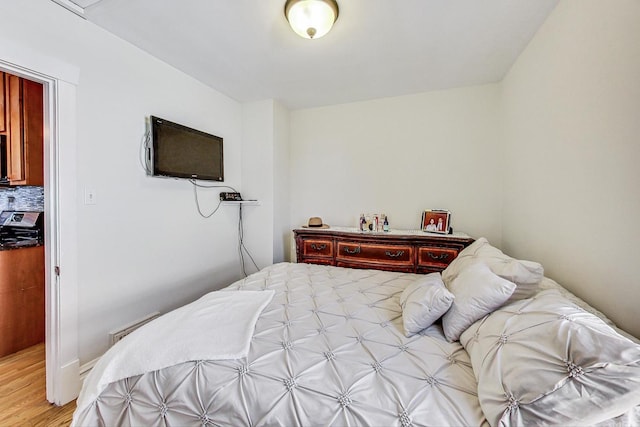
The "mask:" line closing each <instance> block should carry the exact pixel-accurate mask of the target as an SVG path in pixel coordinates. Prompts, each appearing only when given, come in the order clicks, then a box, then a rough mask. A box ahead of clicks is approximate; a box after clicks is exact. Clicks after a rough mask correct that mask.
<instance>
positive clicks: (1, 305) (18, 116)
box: [0, 71, 46, 357]
mask: <svg viewBox="0 0 640 427" xmlns="http://www.w3.org/2000/svg"><path fill="white" fill-rule="evenodd" d="M43 99H44V88H43V85H42V84H41V83H38V82H34V81H32V80H28V79H24V78H21V77H18V76H15V75H13V74H10V73H5V72H2V71H0V138H2V142H3V144H2V145H1V146H0V149H1V150H2V151H0V165H1V166H2V168H1V169H2V175H1V176H0V179H1V180H2V182H3V186H2V188H0V209H1V210H2V212H0V226H1V227H0V244H1V245H2V247H1V248H0V249H1V250H0V310H1V311H2V314H3V315H2V320H1V322H0V357H4V356H8V355H10V354H13V353H16V352H18V351H20V350H24V349H26V348H28V347H31V346H34V345H37V344H41V343H44V339H45V302H44V301H45V296H44V294H45V287H44V282H45V279H44V271H45V264H44V247H43V246H42V245H43V244H44V243H46V242H44V228H43V224H44V221H43V219H44V217H45V212H44V156H43V153H44V136H43V130H44V119H43V112H44V105H43Z"/></svg>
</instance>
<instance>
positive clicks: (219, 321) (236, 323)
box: [76, 290, 274, 413]
mask: <svg viewBox="0 0 640 427" xmlns="http://www.w3.org/2000/svg"><path fill="white" fill-rule="evenodd" d="M273 295H274V291H273V290H265V291H223V292H219V291H218V292H211V293H209V294H207V295H205V296H203V297H202V298H200V299H199V300H197V301H195V302H193V303H191V304H188V305H185V306H183V307H180V308H178V309H176V310H174V311H172V312H170V313H167V314H165V315H164V316H162V317H160V318H158V319H156V320H154V321H153V322H150V323H148V324H146V325H144V326H143V327H141V328H140V329H138V330H136V331H134V332H133V333H131V334H130V335H128V336H127V337H125V338H124V339H123V340H122V341H120V342H119V343H118V344H117V345H115V346H113V347H112V348H111V349H109V351H107V352H106V353H105V354H104V356H102V357H101V358H100V360H99V361H98V363H97V364H96V366H95V367H94V368H93V369H92V370H91V373H90V374H89V376H88V377H87V379H86V380H85V382H84V386H83V389H82V392H81V393H80V397H78V401H77V407H78V409H77V412H76V413H79V412H80V411H82V410H83V409H84V408H85V407H86V406H88V405H90V404H91V403H92V402H93V401H94V400H95V399H96V398H97V397H98V396H99V395H100V393H101V392H102V391H103V390H104V389H105V388H106V387H107V385H109V384H110V383H112V382H115V381H118V380H121V379H123V378H127V377H131V376H135V375H141V374H144V373H146V372H152V371H156V370H158V369H162V368H167V367H169V366H173V365H177V364H179V363H183V362H188V361H193V360H221V359H240V358H243V357H246V356H247V353H248V352H249V345H250V344H251V337H252V336H253V331H254V328H255V324H256V321H257V320H258V317H259V316H260V313H262V310H264V308H265V307H266V306H267V304H269V302H271V299H272V298H273Z"/></svg>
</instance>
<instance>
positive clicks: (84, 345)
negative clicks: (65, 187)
mask: <svg viewBox="0 0 640 427" xmlns="http://www.w3.org/2000/svg"><path fill="white" fill-rule="evenodd" d="M0 10H2V13H0V38H1V39H3V40H8V41H9V42H12V43H14V44H17V45H20V46H24V48H25V49H32V50H34V51H38V52H44V53H46V54H47V55H49V56H51V57H55V58H57V59H59V60H60V61H62V62H66V63H68V64H71V65H72V66H74V67H77V68H78V69H79V70H80V80H79V85H78V87H77V105H78V109H77V111H78V116H77V125H78V127H77V165H75V164H74V165H73V167H75V166H77V187H78V191H77V194H76V205H75V206H74V207H73V209H74V210H75V212H76V213H77V221H78V223H77V234H78V237H77V248H78V266H77V277H78V285H79V295H78V304H79V346H80V348H79V355H80V361H81V363H83V362H86V361H89V360H91V359H92V358H94V357H96V356H98V355H99V354H101V353H102V352H103V351H104V350H105V349H106V347H107V344H108V341H107V340H108V336H107V333H108V331H109V330H111V329H114V328H117V327H119V326H121V325H123V324H125V323H128V322H130V321H132V320H135V319H137V318H139V317H141V316H143V315H145V314H147V313H149V312H151V311H155V310H159V311H161V312H165V311H167V310H170V309H172V308H174V307H177V306H179V305H182V304H184V303H186V302H189V301H191V300H193V299H195V298H197V297H198V296H200V295H201V294H203V293H204V292H206V291H208V290H211V289H215V288H218V287H221V286H223V285H226V284H228V283H229V282H231V281H232V280H234V279H236V278H238V277H239V276H240V273H239V268H238V256H237V252H236V251H235V250H229V248H230V247H234V248H235V245H236V242H237V211H236V209H235V208H232V207H231V208H229V207H222V208H221V209H220V211H219V212H218V213H217V214H216V215H214V216H213V217H212V218H211V219H208V220H205V219H203V218H201V217H200V216H199V215H198V214H197V212H196V208H195V203H194V194H193V190H192V187H191V185H190V184H189V183H188V182H185V181H178V180H169V179H159V178H150V177H147V176H146V175H145V172H144V170H143V169H142V167H141V165H140V161H139V150H140V143H141V140H142V137H143V134H144V132H145V117H148V116H149V115H151V114H153V115H157V116H160V117H164V118H167V119H169V120H173V121H176V122H179V123H183V124H185V125H187V126H192V127H195V128H198V129H201V130H203V131H207V132H210V133H213V134H216V135H219V136H222V137H223V138H224V143H225V147H224V148H225V153H224V154H225V176H226V183H227V184H229V185H232V186H235V187H237V188H238V189H239V190H241V189H242V188H241V141H242V139H241V138H242V106H241V105H240V104H239V103H237V102H236V101H234V100H231V99H229V98H227V97H225V96H223V95H221V94H219V93H218V92H216V91H214V90H212V89H210V88H208V87H206V86H204V85H203V84H201V83H199V82H197V81H195V80H194V79H192V78H190V77H188V76H186V75H185V74H183V73H182V72H179V71H177V70H176V69H174V68H172V67H170V66H168V65H166V64H165V63H162V62H160V61H159V60H157V59H155V58H153V57H151V56H149V55H147V54H146V53H144V52H142V51H140V50H139V49H137V48H135V47H133V46H131V45H129V44H127V43H125V42H123V41H122V40H120V39H118V38H116V37H115V36H113V35H110V34H108V33H107V32H105V31H103V30H101V29H99V28H97V27H95V26H94V25H92V24H91V23H89V22H87V21H84V20H82V19H80V18H78V17H76V16H75V15H73V14H71V13H69V12H68V11H66V10H64V9H63V8H61V7H59V6H57V5H55V4H54V3H53V2H51V1H48V0H28V1H20V2H15V1H9V0H1V1H0ZM1 56H2V52H0V57H1ZM60 143H61V144H64V143H65V142H64V141H61V142H60ZM65 161H68V160H66V159H62V163H61V168H64V167H65ZM67 166H71V165H68V164H67ZM85 187H86V188H91V189H94V190H95V191H96V193H97V204H96V205H93V206H87V205H84V204H83V202H82V200H83V190H84V188H85ZM199 196H200V200H201V204H202V207H203V210H205V211H210V210H211V209H213V208H214V207H215V206H216V205H217V199H218V191H215V190H199ZM269 243H270V242H269ZM62 271H63V273H64V271H65V269H64V266H63V268H62Z"/></svg>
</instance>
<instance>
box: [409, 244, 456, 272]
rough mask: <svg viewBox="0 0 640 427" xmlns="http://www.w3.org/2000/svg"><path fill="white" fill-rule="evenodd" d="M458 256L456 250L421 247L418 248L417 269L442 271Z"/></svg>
mask: <svg viewBox="0 0 640 427" xmlns="http://www.w3.org/2000/svg"><path fill="white" fill-rule="evenodd" d="M457 256H458V249H454V248H439V247H431V246H421V247H419V248H418V267H427V268H430V269H437V270H443V269H445V268H446V267H447V266H448V265H449V263H450V262H451V261H453V260H454V259H455V257H457Z"/></svg>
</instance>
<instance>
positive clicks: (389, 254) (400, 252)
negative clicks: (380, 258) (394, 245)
mask: <svg viewBox="0 0 640 427" xmlns="http://www.w3.org/2000/svg"><path fill="white" fill-rule="evenodd" d="M384 254H385V255H386V256H388V257H390V258H398V257H401V256H402V255H404V251H397V252H396V253H395V254H392V253H391V252H389V251H385V253H384Z"/></svg>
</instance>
